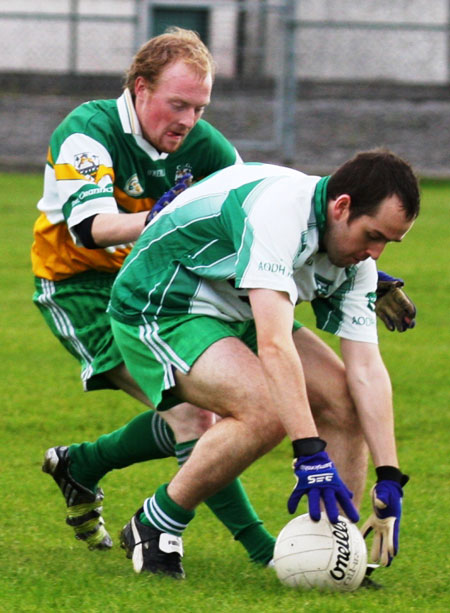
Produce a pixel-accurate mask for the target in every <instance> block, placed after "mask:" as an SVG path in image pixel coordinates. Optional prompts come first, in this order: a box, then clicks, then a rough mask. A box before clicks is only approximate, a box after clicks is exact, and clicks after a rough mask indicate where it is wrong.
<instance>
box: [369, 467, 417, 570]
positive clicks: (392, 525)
mask: <svg viewBox="0 0 450 613" xmlns="http://www.w3.org/2000/svg"><path fill="white" fill-rule="evenodd" d="M375 470H376V473H377V477H378V480H377V483H375V485H374V486H373V487H372V490H371V496H372V508H373V513H372V515H371V516H370V517H369V518H368V519H367V521H366V522H365V523H364V525H363V526H362V528H361V532H362V535H363V537H364V538H366V537H367V536H368V535H369V534H370V532H372V530H373V533H374V536H373V542H372V549H371V554H370V555H371V559H372V562H375V563H378V564H381V565H382V566H390V564H391V563H392V560H393V559H394V556H396V555H397V552H398V547H399V545H398V542H399V533H400V519H401V516H402V498H403V489H402V486H403V485H405V484H406V483H407V482H408V481H409V477H408V476H407V475H404V474H402V473H401V471H400V470H399V469H398V468H395V467H394V466H380V467H378V468H376V469H375Z"/></svg>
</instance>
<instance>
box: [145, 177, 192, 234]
mask: <svg viewBox="0 0 450 613" xmlns="http://www.w3.org/2000/svg"><path fill="white" fill-rule="evenodd" d="M191 184H192V175H191V173H190V172H187V173H186V174H184V175H183V176H182V177H180V178H179V179H178V180H177V182H176V183H175V185H174V186H173V187H171V188H170V189H169V190H167V192H165V193H164V194H163V195H162V196H161V198H160V199H159V200H157V201H156V202H155V204H154V205H153V208H152V210H151V211H150V212H149V214H148V215H147V217H146V218H145V225H147V224H148V223H150V222H151V220H152V219H153V217H155V216H156V215H157V214H158V213H159V212H160V211H162V209H163V208H164V207H166V206H167V205H168V204H170V203H171V202H172V200H174V199H175V198H176V197H177V196H178V195H179V194H181V192H184V190H185V189H186V188H188V187H189V186H190V185H191Z"/></svg>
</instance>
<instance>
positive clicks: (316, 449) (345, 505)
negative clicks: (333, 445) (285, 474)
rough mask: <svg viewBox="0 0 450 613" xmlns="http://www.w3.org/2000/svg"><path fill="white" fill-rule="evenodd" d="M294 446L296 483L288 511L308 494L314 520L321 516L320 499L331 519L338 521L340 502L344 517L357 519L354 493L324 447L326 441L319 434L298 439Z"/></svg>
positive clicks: (290, 511) (334, 521)
mask: <svg viewBox="0 0 450 613" xmlns="http://www.w3.org/2000/svg"><path fill="white" fill-rule="evenodd" d="M292 445H293V448H294V458H295V459H294V464H293V468H294V474H295V476H296V478H297V483H296V485H295V487H294V490H293V491H292V494H291V496H290V498H289V500H288V504H287V506H288V511H289V513H291V514H292V513H295V511H296V509H297V506H298V503H299V502H300V499H301V498H302V496H304V495H305V494H306V495H307V496H308V508H309V515H310V517H311V519H312V520H313V521H319V519H320V512H321V509H320V503H321V501H322V502H323V504H324V507H325V511H326V514H327V516H328V519H329V520H330V522H331V523H333V524H335V523H336V522H337V521H338V517H339V509H338V506H337V505H338V503H339V504H340V506H341V508H342V510H343V512H344V513H345V514H346V515H347V517H348V518H349V519H350V520H351V521H353V522H357V521H358V520H359V514H358V511H357V510H356V509H355V507H354V506H353V503H352V498H353V494H352V492H351V491H350V490H349V489H348V488H347V486H346V485H345V483H344V482H343V481H342V480H341V478H340V477H339V475H338V472H337V470H336V467H335V466H334V464H333V462H332V461H331V460H330V458H329V457H328V454H327V453H326V451H325V446H326V443H325V441H323V440H322V439H320V438H317V437H311V438H303V439H297V440H296V441H293V442H292Z"/></svg>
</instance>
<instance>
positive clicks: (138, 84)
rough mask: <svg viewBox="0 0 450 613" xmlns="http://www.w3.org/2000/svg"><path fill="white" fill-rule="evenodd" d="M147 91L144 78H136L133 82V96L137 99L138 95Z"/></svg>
mask: <svg viewBox="0 0 450 613" xmlns="http://www.w3.org/2000/svg"><path fill="white" fill-rule="evenodd" d="M146 89H147V81H146V80H145V79H144V77H141V76H139V77H136V80H135V82H134V95H135V96H136V97H137V96H139V94H140V93H142V92H143V91H144V90H146Z"/></svg>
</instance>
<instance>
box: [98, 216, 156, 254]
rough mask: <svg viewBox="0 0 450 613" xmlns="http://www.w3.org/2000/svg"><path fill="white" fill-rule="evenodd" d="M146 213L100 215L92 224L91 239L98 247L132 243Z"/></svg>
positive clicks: (140, 230)
mask: <svg viewBox="0 0 450 613" xmlns="http://www.w3.org/2000/svg"><path fill="white" fill-rule="evenodd" d="M147 214H148V211H142V212H141V213H131V214H129V215H118V214H106V213H101V214H99V215H96V216H95V219H94V221H93V222H92V238H93V240H94V241H95V243H96V244H97V245H98V246H99V247H110V246H113V245H121V244H127V243H132V242H134V241H136V240H137V239H138V238H139V235H140V234H141V232H142V229H143V228H144V224H145V218H146V217H147Z"/></svg>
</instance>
